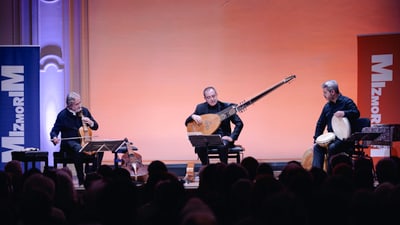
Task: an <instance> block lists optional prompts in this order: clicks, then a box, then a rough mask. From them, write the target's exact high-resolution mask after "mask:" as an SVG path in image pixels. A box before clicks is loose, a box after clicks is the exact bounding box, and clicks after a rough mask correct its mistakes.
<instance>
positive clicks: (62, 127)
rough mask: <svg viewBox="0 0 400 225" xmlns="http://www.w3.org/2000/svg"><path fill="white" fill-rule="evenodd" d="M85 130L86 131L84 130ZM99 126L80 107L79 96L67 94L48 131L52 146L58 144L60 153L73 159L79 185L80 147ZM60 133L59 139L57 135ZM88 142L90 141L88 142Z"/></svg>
mask: <svg viewBox="0 0 400 225" xmlns="http://www.w3.org/2000/svg"><path fill="white" fill-rule="evenodd" d="M85 128H86V129H85ZM98 128H99V124H98V123H97V122H96V120H95V119H94V118H93V116H92V114H91V113H90V111H89V110H88V109H87V108H86V107H83V106H82V102H81V96H80V95H79V94H78V93H76V92H70V93H68V95H67V97H66V107H65V108H64V109H63V110H61V111H60V112H59V113H58V115H57V119H56V121H55V123H54V126H53V128H52V129H51V131H50V139H51V141H52V142H53V144H54V145H56V144H58V143H60V142H61V144H60V151H61V152H63V151H64V152H67V153H68V154H69V155H71V156H72V157H73V158H74V161H75V162H74V165H75V169H76V173H77V177H78V181H79V185H83V183H84V173H83V160H82V157H83V156H84V155H82V154H84V153H82V152H79V150H80V149H81V148H82V145H83V144H84V143H85V142H86V141H87V140H89V139H90V138H91V130H97V129H98ZM60 133H61V138H59V137H58V135H59V134H60ZM89 141H90V140H89ZM102 156H103V155H102V154H99V155H98V158H97V160H98V162H97V163H95V165H94V166H95V168H93V169H94V170H95V169H96V166H98V164H101V159H102Z"/></svg>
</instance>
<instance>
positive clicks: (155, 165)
mask: <svg viewBox="0 0 400 225" xmlns="http://www.w3.org/2000/svg"><path fill="white" fill-rule="evenodd" d="M147 171H148V173H149V176H152V175H154V174H155V173H164V172H168V168H167V166H166V165H165V163H164V162H162V161H160V160H154V161H152V162H150V164H149V166H148V167H147Z"/></svg>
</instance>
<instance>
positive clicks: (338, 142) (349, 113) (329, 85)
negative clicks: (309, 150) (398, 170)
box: [312, 80, 360, 173]
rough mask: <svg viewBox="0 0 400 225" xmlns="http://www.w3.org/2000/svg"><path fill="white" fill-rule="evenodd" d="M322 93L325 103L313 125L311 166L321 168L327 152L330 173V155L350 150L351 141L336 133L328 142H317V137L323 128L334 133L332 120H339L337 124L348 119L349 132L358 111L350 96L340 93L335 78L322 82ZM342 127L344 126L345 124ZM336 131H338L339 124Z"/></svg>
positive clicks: (358, 115) (358, 113)
mask: <svg viewBox="0 0 400 225" xmlns="http://www.w3.org/2000/svg"><path fill="white" fill-rule="evenodd" d="M322 93H323V95H324V98H325V99H326V100H327V103H326V104H325V105H324V107H323V109H322V112H321V114H320V116H319V118H318V121H317V124H316V127H315V133H314V143H315V144H314V147H313V162H312V166H313V167H317V168H323V165H324V160H325V155H326V154H327V172H328V173H330V172H331V169H332V168H330V167H331V165H330V160H331V158H332V156H334V155H337V154H339V153H341V152H347V151H350V150H351V143H348V142H346V141H344V139H341V138H340V137H338V136H337V135H333V138H332V140H327V141H328V142H327V143H324V144H321V143H318V138H319V137H321V136H322V135H323V133H324V131H325V129H326V130H327V132H328V133H329V134H332V133H333V134H334V133H335V132H334V127H333V126H332V121H333V122H335V121H339V122H337V123H338V124H339V125H340V123H342V122H347V121H348V126H347V127H348V128H349V131H346V132H350V130H351V127H354V124H355V121H356V120H357V119H358V118H359V117H360V111H359V110H358V107H357V105H356V104H355V103H354V101H353V100H352V99H351V98H349V97H346V96H343V95H342V94H341V93H340V91H339V85H338V83H337V82H336V81H335V80H328V81H326V82H324V83H323V84H322ZM334 125H335V124H334ZM344 127H345V128H346V126H344ZM338 131H340V126H339V130H338ZM328 133H327V134H328Z"/></svg>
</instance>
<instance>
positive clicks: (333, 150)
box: [312, 138, 353, 174]
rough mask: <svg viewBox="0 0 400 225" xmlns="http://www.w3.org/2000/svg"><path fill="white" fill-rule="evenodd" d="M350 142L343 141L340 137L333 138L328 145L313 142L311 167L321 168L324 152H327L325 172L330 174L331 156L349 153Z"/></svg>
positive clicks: (350, 148)
mask: <svg viewBox="0 0 400 225" xmlns="http://www.w3.org/2000/svg"><path fill="white" fill-rule="evenodd" d="M352 146H353V145H352V144H351V143H348V142H344V141H342V140H340V139H337V138H336V139H335V140H334V141H332V142H331V143H330V144H328V147H327V148H326V147H322V146H320V145H318V144H314V147H313V162H312V166H313V167H318V168H323V165H324V160H325V154H327V167H326V168H327V172H328V173H329V174H330V173H331V172H332V165H331V159H332V157H333V156H335V155H337V154H339V153H343V152H344V153H350V152H351V151H352Z"/></svg>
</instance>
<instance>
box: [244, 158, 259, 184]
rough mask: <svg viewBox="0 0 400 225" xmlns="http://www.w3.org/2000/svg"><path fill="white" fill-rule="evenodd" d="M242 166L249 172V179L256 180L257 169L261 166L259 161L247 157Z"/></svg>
mask: <svg viewBox="0 0 400 225" xmlns="http://www.w3.org/2000/svg"><path fill="white" fill-rule="evenodd" d="M240 164H241V165H242V166H243V167H244V168H245V169H246V170H247V173H248V174H249V179H250V180H254V179H255V178H256V174H257V169H258V166H259V163H258V161H257V159H256V158H254V157H252V156H247V157H245V158H243V160H242V161H241V162H240Z"/></svg>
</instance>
